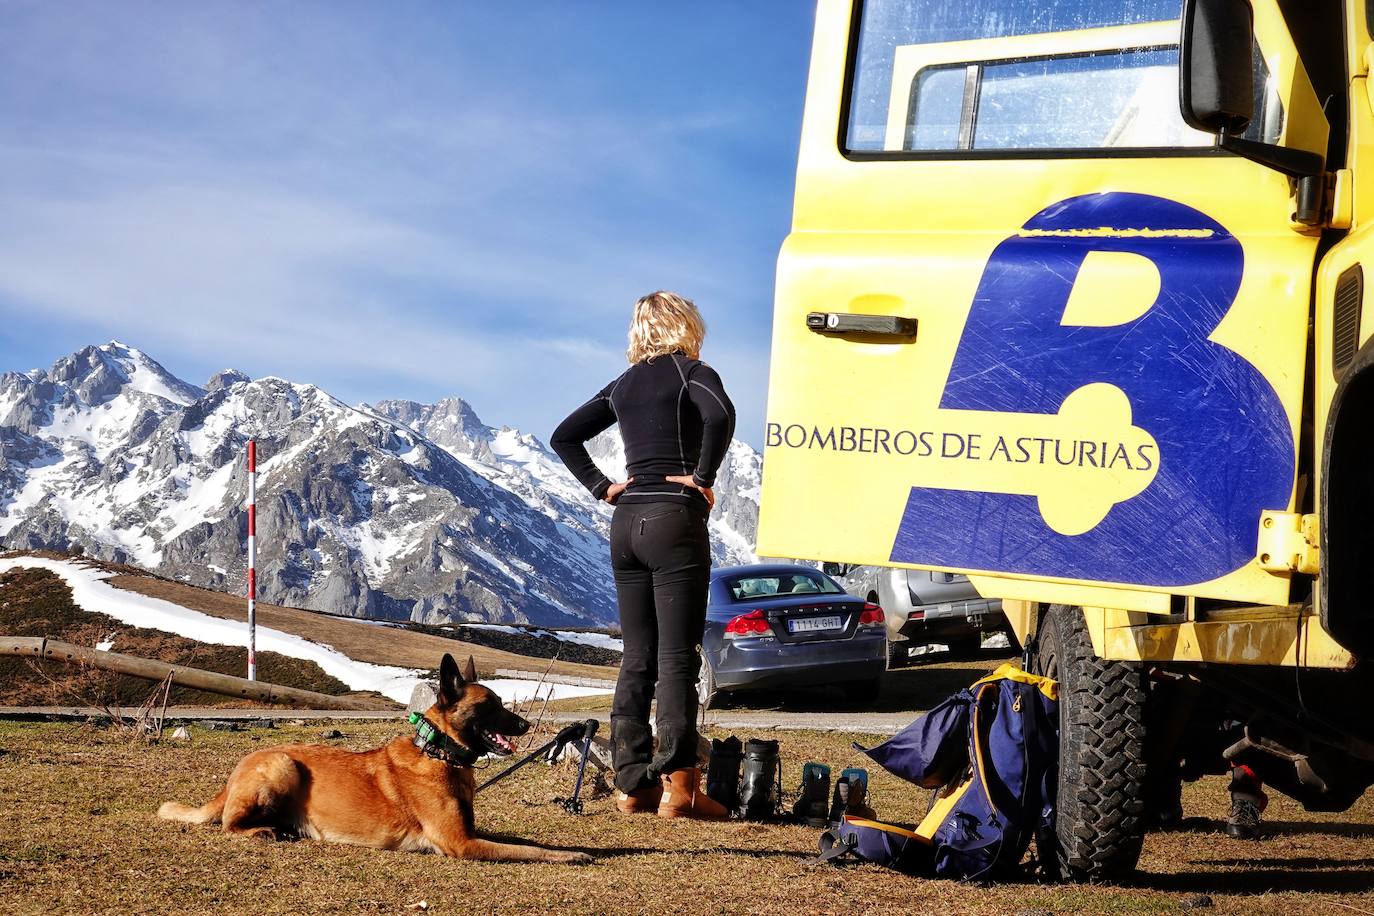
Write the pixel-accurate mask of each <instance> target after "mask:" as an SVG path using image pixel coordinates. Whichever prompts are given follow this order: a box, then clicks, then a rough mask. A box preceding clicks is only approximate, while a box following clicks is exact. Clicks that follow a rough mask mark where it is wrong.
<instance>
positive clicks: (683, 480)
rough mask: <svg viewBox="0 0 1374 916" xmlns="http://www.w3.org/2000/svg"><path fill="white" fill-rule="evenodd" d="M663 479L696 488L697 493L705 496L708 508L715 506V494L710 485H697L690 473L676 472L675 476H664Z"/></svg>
mask: <svg viewBox="0 0 1374 916" xmlns="http://www.w3.org/2000/svg"><path fill="white" fill-rule="evenodd" d="M663 479H664V480H666V481H668V482H669V483H680V484H682V485H683V486H684V487H691V488H692V489H693V490H696V491H697V492H698V493H700V494H701V495H702V496H704V497H706V505H707V506H708V507H710V508H712V509H714V508H715V507H716V494H715V492H714V491H712V489H711V488H710V487H702V486H698V485H697V482H696V481H695V480H693V479H692V475H690V474H678V475H675V476H673V477H664V478H663Z"/></svg>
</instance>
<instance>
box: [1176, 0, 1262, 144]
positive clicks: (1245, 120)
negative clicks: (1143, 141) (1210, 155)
mask: <svg viewBox="0 0 1374 916" xmlns="http://www.w3.org/2000/svg"><path fill="white" fill-rule="evenodd" d="M1254 28H1255V13H1254V11H1253V10H1252V9H1251V8H1250V3H1249V0H1184V3H1183V33H1182V35H1181V36H1180V37H1179V43H1178V58H1179V60H1178V63H1179V104H1180V105H1181V107H1182V111H1183V120H1184V123H1186V124H1187V125H1188V126H1189V127H1192V128H1194V129H1196V130H1201V131H1205V132H1206V133H1209V134H1217V135H1219V136H1224V135H1228V134H1230V135H1234V134H1240V133H1244V131H1245V128H1246V127H1247V126H1248V125H1249V123H1250V119H1251V118H1252V117H1253V116H1254V113H1255V71H1254V65H1253V63H1252V62H1251V46H1252V45H1253V44H1254Z"/></svg>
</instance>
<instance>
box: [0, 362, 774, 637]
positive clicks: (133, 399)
mask: <svg viewBox="0 0 1374 916" xmlns="http://www.w3.org/2000/svg"><path fill="white" fill-rule="evenodd" d="M250 437H253V438H256V439H257V441H258V455H259V459H258V544H259V553H258V582H259V586H258V590H259V596H260V598H261V599H262V600H264V601H268V602H272V603H279V604H288V605H293V606H297V607H307V608H313V609H316V610H323V611H329V612H331V613H340V614H348V615H353V616H373V617H388V618H397V619H402V618H408V619H412V620H417V621H425V622H441V621H447V620H486V621H495V622H530V623H542V624H570V623H571V624H582V625H587V624H597V623H607V622H611V621H614V619H615V597H614V588H613V585H612V582H611V579H610V572H609V567H608V563H607V548H606V534H607V531H608V528H609V520H610V510H609V507H607V506H605V505H604V504H603V503H598V502H596V501H594V500H593V499H592V498H591V496H590V494H588V493H587V492H586V491H585V490H584V489H583V488H582V487H581V486H580V485H579V484H578V483H577V482H576V481H575V480H574V479H573V478H572V476H571V475H570V474H569V473H568V472H567V471H566V470H565V469H564V468H563V466H562V464H561V463H560V462H559V461H558V459H557V458H556V457H555V456H554V455H553V453H552V452H551V451H550V450H549V449H548V448H547V447H546V446H544V445H543V443H541V442H540V441H539V440H538V439H536V438H535V437H534V436H531V435H529V434H526V433H521V432H519V431H518V430H514V429H509V428H505V427H503V428H500V429H495V428H492V427H489V426H487V425H486V424H484V423H483V422H482V421H481V420H480V419H479V418H478V417H477V415H476V414H475V413H474V412H473V410H472V408H471V407H469V406H468V405H467V404H466V403H464V402H463V401H461V400H458V399H456V398H452V399H445V400H442V401H440V402H439V403H437V404H433V405H424V404H416V403H414V402H409V401H384V402H382V403H380V404H378V405H376V406H375V407H368V406H366V405H363V406H360V407H356V408H354V407H350V406H348V405H346V404H344V403H342V402H341V401H339V400H337V399H335V398H333V397H331V396H330V395H329V394H327V393H326V392H324V391H322V390H320V389H319V388H317V387H315V386H313V385H303V384H297V383H292V382H288V381H285V380H283V379H279V378H270V377H269V378H263V379H257V380H253V379H250V378H248V377H247V376H246V375H244V374H243V373H241V372H236V371H233V370H226V371H224V372H221V373H218V374H217V375H216V376H215V377H213V378H212V379H210V381H209V382H208V383H207V384H206V386H205V387H204V388H200V387H197V386H195V385H191V384H188V383H186V382H184V381H182V380H180V379H178V378H176V377H175V376H173V375H171V374H170V373H169V372H167V371H166V370H165V369H164V368H163V367H162V366H160V365H158V363H157V362H155V361H154V360H153V359H151V358H150V357H149V356H147V355H146V354H144V353H142V352H140V351H139V350H136V349H134V348H132V347H129V346H126V345H124V344H120V343H117V342H116V343H110V344H106V345H104V346H101V347H87V348H85V349H83V350H81V351H80V352H78V353H75V354H73V355H72V356H69V357H65V358H63V359H60V360H58V361H57V362H56V363H55V364H54V365H53V366H52V368H51V369H49V370H48V371H46V372H44V371H40V370H34V371H32V372H29V373H26V374H18V373H12V372H11V373H5V374H4V375H0V546H3V547H5V548H11V549H13V548H44V547H46V548H53V549H69V548H71V547H75V546H79V547H81V548H82V549H84V550H85V551H86V552H87V553H89V554H91V555H94V556H98V557H101V558H104V559H109V560H114V561H119V562H130V563H134V564H136V565H139V566H143V567H146V568H148V569H152V570H155V571H157V572H160V573H162V574H163V575H168V576H174V577H177V578H180V579H183V580H185V581H188V582H191V583H193V584H196V585H202V586H206V587H209V588H217V589H222V590H228V591H233V590H240V589H242V588H243V583H244V580H245V549H244V544H245V539H246V533H247V516H246V513H245V509H244V501H245V495H246V489H247V477H246V467H245V463H244V447H245V443H246V441H247V440H248V438H250ZM593 450H594V454H596V455H597V457H598V460H600V461H602V462H603V467H604V468H605V469H606V470H607V472H608V473H611V474H613V475H614V474H617V473H623V458H622V452H621V448H620V442H619V439H618V438H617V437H615V435H614V433H613V432H612V433H610V434H608V435H605V436H602V437H600V438H599V439H598V440H597V441H596V442H594V443H593ZM761 466H762V465H761V458H760V457H759V455H758V454H757V453H756V452H754V451H753V450H752V449H751V448H749V446H747V445H745V444H743V443H740V442H736V443H734V444H733V445H732V447H731V452H730V456H729V458H728V459H727V462H726V466H725V467H724V468H722V470H721V474H720V479H719V481H718V484H717V488H716V489H717V494H718V508H717V510H716V512H715V513H713V521H712V533H713V535H714V541H715V544H714V551H715V555H716V558H717V562H726V563H733V562H747V561H749V560H752V559H753V553H752V545H753V543H754V532H755V524H756V518H757V511H758V488H759V481H760V476H761Z"/></svg>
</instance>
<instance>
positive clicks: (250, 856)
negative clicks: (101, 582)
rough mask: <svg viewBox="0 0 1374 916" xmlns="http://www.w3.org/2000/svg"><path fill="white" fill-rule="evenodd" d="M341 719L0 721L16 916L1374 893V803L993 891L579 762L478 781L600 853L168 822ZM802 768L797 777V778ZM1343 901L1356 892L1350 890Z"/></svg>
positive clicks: (902, 791) (1227, 899) (1252, 904)
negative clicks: (1095, 882) (724, 818)
mask: <svg viewBox="0 0 1374 916" xmlns="http://www.w3.org/2000/svg"><path fill="white" fill-rule="evenodd" d="M324 727H325V726H324V725H323V724H316V725H312V726H310V727H308V728H282V729H278V730H275V731H259V732H237V733H235V732H227V733H226V732H205V731H201V730H194V735H195V738H194V740H193V741H192V743H190V744H189V745H183V744H172V743H163V744H161V745H157V746H141V745H134V744H130V743H128V742H125V741H122V740H120V739H118V738H117V737H116V736H115V735H114V734H113V733H111V732H107V731H91V730H89V729H86V728H83V727H81V726H77V725H58V724H47V725H21V724H16V723H0V811H3V812H4V820H3V826H0V900H3V901H4V907H3V908H4V909H5V910H6V911H9V912H17V913H44V914H47V913H52V912H183V911H197V910H204V909H208V908H214V909H216V910H217V911H222V912H227V913H254V914H257V913H300V912H350V913H351V912H378V913H414V912H418V910H416V909H408V907H410V906H411V905H413V904H416V903H418V902H419V901H422V900H423V901H425V902H426V903H428V904H429V911H430V912H447V913H462V914H468V913H473V912H491V913H516V912H552V911H561V912H566V913H666V912H671V913H675V914H693V913H734V912H752V913H788V914H802V913H815V912H825V913H844V914H850V916H852V914H855V913H888V912H894V913H895V912H938V913H940V914H942V916H955V914H963V913H1015V912H1018V911H1020V910H1024V909H1028V908H1038V909H1044V910H1048V911H1050V912H1053V913H1056V914H1065V913H1153V912H1177V911H1178V910H1179V907H1180V901H1182V900H1183V899H1184V898H1185V897H1187V896H1189V895H1191V894H1196V893H1208V894H1211V895H1212V896H1213V898H1214V899H1215V901H1216V904H1217V907H1216V909H1215V910H1214V912H1219V913H1242V912H1243V913H1256V912H1260V913H1285V914H1286V913H1318V912H1322V913H1330V912H1345V913H1350V912H1358V911H1369V912H1374V893H1371V891H1372V890H1374V857H1371V855H1370V853H1369V838H1370V837H1371V836H1374V829H1371V827H1370V826H1369V825H1370V824H1371V823H1374V807H1371V805H1370V803H1369V802H1368V801H1367V800H1366V801H1362V802H1361V803H1360V805H1359V806H1358V807H1357V808H1356V810H1354V811H1353V812H1350V813H1348V814H1345V815H1338V816H1333V815H1310V814H1305V813H1303V812H1302V811H1300V810H1299V809H1298V808H1297V806H1296V805H1293V804H1292V803H1291V802H1287V801H1286V800H1283V799H1275V801H1274V802H1273V804H1271V806H1270V811H1269V820H1270V826H1271V829H1272V830H1273V831H1274V835H1273V836H1272V837H1271V838H1270V839H1268V840H1266V841H1264V842H1261V843H1242V842H1239V841H1235V840H1230V839H1227V838H1226V837H1224V836H1222V835H1220V834H1219V833H1217V832H1216V829H1215V825H1212V827H1210V828H1209V829H1207V830H1205V831H1200V832H1192V833H1178V834H1167V835H1158V836H1152V837H1150V838H1149V840H1148V842H1147V844H1146V850H1145V855H1144V858H1143V860H1142V863H1141V866H1142V873H1141V876H1140V880H1139V881H1138V882H1136V883H1134V884H1133V885H1132V886H1129V887H1052V886H1037V885H1003V886H997V887H991V888H977V887H969V886H963V885H958V884H954V883H950V882H944V881H927V880H919V879H913V878H908V877H905V876H903V875H899V874H896V873H893V872H888V871H884V870H882V869H879V868H876V867H872V866H847V867H835V866H808V865H805V864H803V859H805V858H806V857H808V856H809V855H811V853H812V851H813V849H814V844H815V839H816V831H814V830H808V829H804V828H798V827H782V826H762V825H751V824H738V823H732V824H724V825H720V824H698V823H690V822H682V821H661V820H659V819H658V818H656V817H653V816H637V817H631V818H627V817H623V816H619V815H616V814H615V813H614V811H613V808H612V803H611V800H610V799H609V798H604V797H603V798H597V799H593V800H592V801H590V802H589V804H588V806H587V810H588V815H587V816H584V817H580V818H578V817H573V816H571V815H568V814H565V813H563V812H562V811H561V810H559V809H558V808H556V807H554V806H552V805H550V804H548V800H549V799H550V798H551V797H552V796H555V795H560V794H564V793H566V792H567V791H568V789H569V786H570V784H571V771H570V770H568V769H562V768H557V769H553V770H550V769H548V768H545V767H543V766H542V765H534V766H531V767H527V768H526V769H525V770H523V771H521V772H520V773H518V774H516V775H515V776H513V777H511V778H510V779H509V780H507V781H506V782H504V783H502V784H501V785H499V786H497V787H495V788H494V789H492V790H490V791H489V792H487V793H483V794H482V795H481V796H479V799H478V818H477V822H478V826H479V827H480V828H482V829H484V830H486V831H490V832H493V833H498V834H504V835H507V836H511V837H517V838H524V839H530V840H537V841H539V842H541V843H545V844H547V845H552V846H561V847H572V848H582V849H587V850H589V851H592V852H594V853H595V854H596V855H597V856H598V861H597V862H596V864H594V865H592V866H590V867H586V868H575V867H570V866H554V865H512V864H492V863H470V862H459V861H453V860H448V859H442V858H439V857H435V856H421V855H416V854H410V853H388V852H379V851H375V850H368V849H358V848H352V847H346V846H335V845H327V844H323V843H315V842H308V841H303V842H293V843H279V844H264V843H260V842H255V841H250V840H243V839H240V838H237V837H226V836H224V835H223V834H221V833H219V832H218V831H217V830H215V829H213V828H196V827H188V826H183V825H177V824H170V823H166V822H162V821H158V820H157V819H156V818H155V817H154V816H153V812H154V811H155V810H156V808H157V806H158V804H159V803H161V802H162V801H164V800H166V799H170V798H174V799H178V800H181V801H187V802H193V801H196V802H198V801H202V800H204V799H205V798H207V797H209V796H210V795H211V794H212V793H213V792H215V791H217V790H218V788H219V786H220V784H221V783H222V781H223V779H224V777H225V775H226V774H227V773H228V772H229V770H230V768H231V767H232V766H233V764H234V762H235V761H236V760H237V759H238V758H239V757H240V756H241V755H243V754H245V753H247V752H249V751H251V750H254V749H257V748H260V747H262V746H264V745H266V744H269V743H284V742H288V741H301V740H307V741H308V740H317V739H318V735H319V733H320V732H321V730H322V729H323V728H324ZM339 727H340V728H342V729H343V730H344V731H345V733H346V735H347V737H346V738H344V739H342V741H341V742H338V743H341V744H344V745H347V746H350V747H356V748H363V747H370V746H375V745H376V744H378V743H380V742H381V741H382V740H385V739H387V738H390V737H392V736H394V735H396V734H398V733H399V732H400V731H401V728H400V727H398V726H397V725H395V724H389V723H370V724H366V725H362V724H358V723H351V722H345V723H342V724H341V725H340V726H339ZM775 736H776V737H780V738H781V740H782V742H783V751H784V755H785V760H786V768H785V776H786V779H787V782H788V783H789V784H790V783H792V782H794V781H795V780H796V778H797V773H798V767H799V764H800V763H801V762H802V761H804V760H807V759H815V760H822V761H825V762H827V763H830V764H831V765H832V766H834V767H840V766H845V765H851V764H858V763H860V762H861V761H860V759H859V757H858V755H857V754H856V753H855V752H853V751H852V750H850V749H849V741H850V739H851V738H852V737H858V738H859V739H860V740H861V741H863V740H868V739H866V738H865V737H864V736H841V735H825V734H813V733H798V732H788V733H781V734H778V735H775ZM789 787H790V786H789ZM873 792H874V802H875V805H876V807H877V808H878V811H879V813H880V814H881V815H883V816H885V817H888V818H889V819H892V820H901V819H903V817H904V816H906V817H910V816H911V814H913V813H914V812H915V811H916V810H917V808H918V806H921V805H922V797H921V796H922V793H919V792H917V791H916V790H915V789H913V788H911V787H909V786H906V785H905V784H902V783H899V782H897V781H896V780H894V779H893V778H891V777H889V776H886V775H885V774H875V775H874V790H873ZM1185 801H1186V804H1187V806H1188V811H1189V814H1192V815H1202V816H1206V817H1211V818H1216V817H1219V816H1222V815H1223V814H1224V812H1225V804H1226V792H1225V781H1224V780H1221V779H1208V780H1205V781H1203V782H1202V783H1199V784H1196V785H1192V786H1189V787H1188V788H1187V794H1186V796H1185ZM1336 904H1342V905H1344V907H1350V908H1354V909H1349V908H1342V907H1338V906H1336Z"/></svg>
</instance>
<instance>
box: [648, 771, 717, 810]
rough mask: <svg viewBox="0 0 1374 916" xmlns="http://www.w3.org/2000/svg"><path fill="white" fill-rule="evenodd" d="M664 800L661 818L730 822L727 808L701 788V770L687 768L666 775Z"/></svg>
mask: <svg viewBox="0 0 1374 916" xmlns="http://www.w3.org/2000/svg"><path fill="white" fill-rule="evenodd" d="M660 778H661V779H662V781H663V800H662V801H661V802H659V805H658V816H659V817H691V818H696V819H697V820H703V821H723V820H728V819H729V817H730V812H729V811H726V810H725V806H724V805H722V804H721V803H720V802H718V801H716V800H715V799H714V798H711V797H710V796H709V795H707V794H706V793H705V792H704V791H703V790H702V788H701V768H700V767H686V768H684V769H681V770H673V771H672V772H671V773H664V774H663V776H662V777H660Z"/></svg>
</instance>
